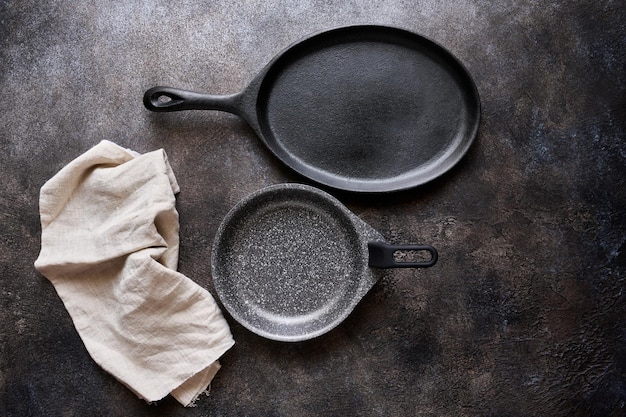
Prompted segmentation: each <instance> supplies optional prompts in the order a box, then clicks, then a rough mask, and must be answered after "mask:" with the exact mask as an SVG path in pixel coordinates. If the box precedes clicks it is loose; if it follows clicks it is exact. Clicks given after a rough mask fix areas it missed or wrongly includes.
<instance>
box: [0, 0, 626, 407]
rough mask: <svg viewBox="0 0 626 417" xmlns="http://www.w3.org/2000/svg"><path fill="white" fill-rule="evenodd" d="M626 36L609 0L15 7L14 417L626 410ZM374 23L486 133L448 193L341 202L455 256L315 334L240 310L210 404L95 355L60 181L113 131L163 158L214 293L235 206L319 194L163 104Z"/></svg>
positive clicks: (244, 133) (2, 300)
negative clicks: (70, 269)
mask: <svg viewBox="0 0 626 417" xmlns="http://www.w3.org/2000/svg"><path fill="white" fill-rule="evenodd" d="M244 4H245V5H244ZM624 21H626V12H625V10H624V6H623V3H622V2H619V1H610V0H603V1H581V2H568V1H565V0H558V1H555V2H552V1H547V0H544V1H528V2H516V1H512V0H505V1H502V2H486V1H482V0H473V1H466V2H441V1H417V2H408V1H401V0H393V1H389V2H384V3H383V2H377V1H362V2H327V1H312V2H299V1H288V2H280V4H278V2H265V1H249V2H245V3H244V2H242V5H236V4H235V3H234V2H210V1H199V0H191V1H188V2H183V3H176V4H174V3H170V2H164V1H158V0H153V1H136V2H135V1H130V2H129V1H118V0H114V1H107V2H70V1H67V0H51V1H46V2H34V1H3V2H0V29H1V33H2V34H3V35H2V43H1V44H0V88H1V89H0V91H2V100H1V101H0V126H1V130H0V141H1V144H2V149H3V152H2V153H1V154H0V169H1V172H2V175H1V176H0V184H1V186H2V191H3V192H2V194H1V195H0V220H1V221H0V268H1V273H0V280H1V282H0V415H3V416H86V415H90V416H128V415H132V416H153V415H154V416H157V415H162V416H201V415H202V416H207V415H210V416H218V415H219V416H221V415H227V416H237V415H241V416H244V415H259V416H295V415H301V416H317V415H364V416H365V415H371V416H390V415H397V416H401V415H402V416H418V415H419V416H462V415H465V416H530V415H533V416H622V415H625V414H626V340H625V338H626V324H625V323H626V322H625V320H624V317H625V314H626V300H625V298H626V292H625V290H624V284H625V280H626V278H625V273H626V248H625V247H624V242H625V241H626V178H625V177H626V144H625V142H624V138H625V135H626V113H625V109H626V102H625V101H626V100H625V97H626V65H625V64H626V56H625V44H626V28H625V27H624ZM357 23H377V24H391V25H394V26H400V27H403V28H406V29H410V30H414V31H416V32H418V33H421V34H423V35H426V36H428V37H430V38H432V39H434V40H436V41H438V42H440V43H441V44H443V45H444V46H446V47H447V48H448V49H450V50H451V51H452V52H453V53H454V54H456V55H457V56H458V57H459V58H460V60H461V61H462V62H464V64H465V65H466V66H467V68H468V69H469V71H470V73H471V74H472V75H473V76H474V78H475V81H476V83H477V86H478V89H479V91H480V94H481V99H482V105H483V108H482V112H483V119H482V122H481V127H480V130H479V135H478V138H477V141H476V142H475V144H474V146H473V147H472V149H471V150H470V152H469V154H468V155H467V156H466V158H465V159H463V161H462V162H461V163H460V164H459V165H458V166H457V167H456V168H455V169H454V170H452V171H451V172H450V173H448V174H447V175H445V176H444V177H443V178H441V179H439V180H437V181H435V182H433V183H431V184H428V185H426V186H423V187H420V188H417V189H414V190H410V191H407V192H403V193H401V194H397V195H392V196H369V197H365V196H354V195H350V194H347V193H335V192H333V194H334V195H335V196H336V197H338V198H339V199H340V200H341V201H342V202H343V203H344V204H345V205H346V206H348V208H350V209H351V210H352V211H353V212H355V213H356V214H357V215H359V216H360V217H361V218H363V220H365V221H366V222H367V223H369V224H370V225H371V226H372V227H374V228H375V229H377V230H378V231H380V232H381V233H382V234H383V235H384V236H385V237H386V238H387V239H388V240H389V241H391V242H394V243H402V242H428V243H432V244H433V245H435V246H436V247H437V248H438V249H439V252H440V260H439V263H438V264H437V265H436V266H435V267H434V268H430V269H426V270H398V271H393V272H391V273H388V274H386V275H385V277H384V278H383V279H382V280H381V281H380V282H379V283H378V284H377V285H376V286H375V287H374V288H373V289H372V291H371V292H370V293H369V294H368V295H367V296H366V297H365V298H364V299H363V301H362V302H361V303H360V304H359V305H358V306H357V308H356V310H355V311H354V312H353V314H352V315H351V316H350V317H349V318H348V319H347V320H346V321H345V322H344V323H343V324H342V325H340V326H339V327H338V328H336V329H334V330H333V331H332V332H330V333H328V334H327V335H325V336H323V337H321V338H320V339H316V340H312V341H309V342H305V343H299V344H284V343H279V342H272V341H268V340H264V339H262V338H260V337H258V336H256V335H254V334H252V333H250V332H248V331H247V330H245V329H244V328H242V327H241V326H240V325H238V324H237V323H235V322H233V321H232V320H230V318H229V320H230V323H231V324H232V330H233V333H234V336H235V339H236V341H237V344H236V346H235V347H234V348H233V349H232V350H231V351H229V352H228V353H227V354H226V355H225V356H224V357H223V360H222V364H223V368H222V370H221V371H220V372H219V373H218V375H217V377H216V379H215V381H214V383H213V385H212V391H211V395H210V396H209V397H207V398H203V399H202V400H200V401H199V402H198V407H197V408H192V409H184V408H182V407H181V406H179V405H178V403H176V401H174V400H173V399H171V398H167V399H165V400H163V401H161V402H159V403H158V404H156V405H147V404H145V403H144V402H142V401H141V400H138V399H137V398H136V397H135V396H134V395H133V394H132V393H131V392H130V391H129V390H128V389H126V388H125V387H123V386H122V385H121V384H119V383H118V382H117V381H115V380H114V379H113V378H112V377H110V376H109V375H107V374H106V373H105V372H104V371H102V370H101V369H100V368H99V367H98V366H97V365H95V364H94V362H93V361H92V360H91V359H90V357H89V356H88V354H87V353H86V351H85V349H84V347H83V345H82V343H81V341H80V339H79V337H78V335H77V333H76V331H75V330H74V327H73V325H72V322H71V320H70V318H69V316H68V315H67V313H66V311H65V309H64V307H63V305H62V303H61V301H60V299H59V298H58V297H57V296H56V294H55V292H54V289H53V287H52V285H51V284H50V283H49V282H48V281H47V280H46V279H45V278H43V277H42V276H41V275H39V274H38V273H37V272H36V271H35V270H34V268H33V266H32V265H33V261H34V260H35V258H36V257H37V254H38V251H39V244H40V233H41V232H40V226H39V218H38V206H37V198H38V192H39V188H40V187H41V185H42V184H43V183H44V182H45V181H46V180H47V179H48V178H50V177H51V176H52V175H54V173H55V172H57V171H58V170H59V169H60V168H61V167H62V166H64V165H65V164H67V163H68V162H69V161H70V160H72V159H73V158H75V157H76V156H78V155H79V154H80V153H82V152H84V151H85V150H87V149H88V148H90V147H91V146H93V145H95V144H96V143H97V142H99V141H100V140H102V139H108V140H111V141H114V142H116V143H118V144H120V145H123V146H126V147H130V148H133V149H135V150H137V151H140V152H146V151H150V150H154V149H157V148H160V147H163V148H164V149H165V150H166V151H167V153H168V155H169V158H170V160H171V163H172V166H173V168H174V171H175V173H176V174H177V177H178V179H179V182H180V184H181V188H182V192H181V193H180V195H179V197H178V208H179V212H180V221H181V242H182V246H181V260H180V268H179V269H180V271H181V272H183V273H184V274H185V275H187V276H188V277H190V278H191V279H194V280H195V281H196V282H197V283H199V284H200V285H202V286H204V287H206V288H207V289H209V290H210V291H212V279H211V275H210V251H211V243H212V239H213V236H214V234H215V231H216V230H217V227H218V225H219V222H220V221H221V219H222V218H223V216H224V215H225V214H226V212H227V211H228V209H229V208H230V207H231V206H232V205H234V204H235V203H236V202H237V201H238V200H239V199H241V198H242V197H243V196H245V195H246V194H248V193H249V192H252V191H255V190H257V189H259V188H261V187H263V186H266V185H270V184H276V183H281V182H287V181H300V182H306V181H304V180H303V179H302V178H301V177H299V176H297V175H295V174H293V173H291V172H290V171H289V170H287V169H286V168H284V167H282V166H281V165H279V164H278V163H277V161H276V160H275V159H274V157H273V156H272V155H271V154H270V153H269V152H268V151H267V150H266V149H265V148H264V147H263V146H262V144H261V142H260V141H258V140H257V139H256V137H255V136H254V134H253V133H252V131H251V129H250V128H249V127H248V126H246V125H245V123H244V122H242V121H241V120H239V119H238V118H236V117H235V116H232V115H228V114H221V113H214V112H195V113H190V112H187V113H184V112H183V113H178V114H151V113H149V112H147V111H146V110H145V109H144V108H143V106H142V103H141V98H142V95H143V92H144V91H145V90H146V89H147V88H149V87H152V86H154V85H157V84H165V85H172V86H177V87H181V88H188V89H193V90H199V91H207V92H213V93H231V92H236V91H239V90H241V89H242V88H243V87H244V86H245V85H246V83H247V82H248V81H249V80H250V79H252V77H253V76H254V75H255V74H256V73H257V71H259V70H260V69H261V68H262V67H263V66H264V65H265V64H266V63H267V62H268V61H269V60H270V59H271V58H272V57H273V56H274V55H275V54H276V53H277V52H278V51H280V50H282V49H283V48H284V47H285V46H287V45H288V44H290V43H292V42H293V41H295V40H298V39H300V38H301V37H303V36H306V35H308V34H310V33H312V32H315V31H318V30H323V29H328V28H331V27H335V26H339V25H345V24H357Z"/></svg>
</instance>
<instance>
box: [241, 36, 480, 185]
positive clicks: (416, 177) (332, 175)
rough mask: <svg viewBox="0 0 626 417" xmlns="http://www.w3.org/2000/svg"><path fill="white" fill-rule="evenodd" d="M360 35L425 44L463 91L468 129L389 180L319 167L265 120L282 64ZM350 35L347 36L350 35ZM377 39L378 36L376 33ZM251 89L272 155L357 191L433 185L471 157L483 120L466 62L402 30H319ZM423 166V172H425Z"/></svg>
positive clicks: (266, 70)
mask: <svg viewBox="0 0 626 417" xmlns="http://www.w3.org/2000/svg"><path fill="white" fill-rule="evenodd" d="M359 32H361V33H363V32H365V33H372V32H377V33H378V34H383V35H384V34H386V33H393V34H395V35H397V36H404V37H408V38H410V40H411V41H414V42H417V43H419V44H423V45H425V47H427V48H429V51H430V52H431V54H433V55H435V56H437V57H440V58H441V59H442V60H444V61H445V62H446V63H447V64H449V65H450V68H452V69H453V70H454V77H456V78H455V80H456V79H457V78H458V80H460V81H459V91H461V92H462V101H463V102H464V103H465V104H464V110H466V113H467V114H466V115H465V116H464V121H466V124H467V126H468V128H467V129H463V132H461V131H460V130H459V132H457V134H456V136H459V138H456V137H455V138H454V139H453V140H451V141H450V144H451V146H448V148H447V149H446V151H445V152H444V154H443V155H439V156H438V157H436V158H434V159H433V160H429V161H428V163H426V164H424V165H416V166H415V167H413V168H411V169H409V170H406V171H405V172H402V173H400V174H398V175H396V176H391V177H388V178H355V177H354V176H341V175H339V174H338V173H337V172H332V171H328V170H325V169H323V168H320V167H319V166H317V165H315V164H311V163H308V162H306V161H304V160H303V159H302V158H300V157H298V156H297V155H295V154H294V153H293V152H292V151H291V150H290V149H289V148H287V147H285V146H283V145H282V144H281V143H280V140H279V139H277V138H276V136H275V135H274V133H273V132H272V129H271V128H270V127H269V124H270V123H269V122H268V121H267V117H268V116H267V114H266V113H267V110H266V107H267V103H266V101H267V99H268V97H269V95H271V87H268V86H271V85H272V84H273V83H274V82H275V78H276V77H277V76H279V75H280V73H281V72H282V71H283V68H281V66H282V63H283V62H285V61H288V60H289V59H292V58H290V57H291V56H292V55H297V54H300V53H301V51H300V50H301V49H302V48H305V47H306V45H308V44H312V43H315V42H316V40H318V39H321V38H323V37H330V36H342V35H343V36H349V35H351V36H354V34H355V33H356V34H358V33H359ZM346 34H347V35H346ZM377 36H379V35H377ZM304 55H306V53H304ZM250 88H251V89H252V90H256V95H255V99H254V114H255V117H254V118H253V119H255V120H254V121H255V123H251V125H252V126H253V128H254V129H255V130H257V132H258V136H259V137H260V138H261V140H262V141H263V142H264V143H265V145H266V146H267V147H268V149H269V150H270V151H271V152H272V153H274V155H276V156H277V157H278V159H280V160H281V161H282V162H283V163H284V164H285V165H286V166H288V167H290V168H291V169H292V170H294V171H296V172H298V173H299V174H301V175H303V176H305V177H307V178H310V179H311V180H313V181H315V182H317V183H319V184H322V185H325V186H329V187H332V188H334V189H339V190H343V191H350V192H357V193H390V192H397V191H404V190H407V189H411V188H415V187H418V186H421V185H424V184H426V183H428V182H431V181H433V180H435V179H437V178H439V177H441V176H443V175H444V174H446V173H447V172H449V171H450V170H451V169H452V168H454V167H455V166H456V165H457V164H458V163H459V162H460V161H461V159H463V157H464V156H465V155H466V154H467V153H468V151H469V149H470V147H471V145H472V144H473V143H474V141H475V140H476V137H477V135H478V130H479V126H480V120H481V101H480V95H479V92H478V88H477V86H476V83H475V81H474V79H473V78H472V76H471V74H470V72H469V70H468V69H467V67H466V66H465V65H464V64H463V62H462V61H461V60H460V59H459V58H457V57H456V56H455V55H454V54H453V53H452V52H451V51H450V50H448V49H447V48H446V47H444V46H443V45H441V44H440V43H438V42H436V41H434V40H433V39H431V38H429V37H427V36H424V35H421V34H418V33H416V32H414V31H412V30H408V29H405V28H402V27H398V26H390V25H348V26H339V27H335V28H332V29H328V30H322V31H318V32H316V33H313V34H312V35H310V36H308V37H305V38H304V39H301V40H299V41H297V42H294V43H292V44H291V45H289V46H288V47H286V48H284V49H283V50H282V51H281V52H280V53H278V54H277V55H276V56H275V57H274V59H272V60H271V61H270V62H269V63H268V64H267V65H266V67H265V68H264V70H263V71H262V72H261V73H260V74H259V75H258V76H257V77H256V79H255V81H254V82H252V83H251V84H250ZM424 168H425V169H424Z"/></svg>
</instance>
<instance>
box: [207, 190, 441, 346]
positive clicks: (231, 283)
mask: <svg viewBox="0 0 626 417" xmlns="http://www.w3.org/2000/svg"><path fill="white" fill-rule="evenodd" d="M423 254H426V255H427V256H426V257H423V256H421V257H419V258H417V259H413V260H412V261H410V262H405V261H399V260H398V259H396V258H394V256H397V255H404V256H405V257H406V256H407V255H410V256H413V257H415V255H423ZM436 262H437V251H436V250H435V248H433V247H432V246H429V245H389V244H387V243H385V242H383V237H382V236H381V235H380V233H378V232H377V231H376V230H374V229H373V228H372V227H371V226H369V225H368V224H367V223H365V222H364V221H363V220H361V219H360V218H359V217H357V216H356V215H354V214H353V213H352V212H350V211H349V210H348V209H347V208H346V207H345V206H343V205H342V204H341V203H340V202H339V201H338V200H336V199H335V198H334V197H332V196H330V195H329V194H327V193H325V192H323V191H321V190H319V189H317V188H313V187H310V186H306V185H300V184H280V185H274V186H270V187H267V188H264V189H261V190H259V191H257V192H255V193H252V194H250V195H249V196H247V197H246V198H244V199H243V200H242V201H240V202H239V203H238V204H237V205H236V206H235V207H234V208H233V209H232V210H231V211H230V212H229V213H228V214H227V215H226V217H225V218H224V220H223V222H222V224H221V225H220V227H219V228H218V231H217V234H216V237H215V241H214V243H213V249H212V253H211V268H212V274H213V282H214V285H215V290H216V292H217V295H218V297H219V299H220V301H221V302H222V304H223V305H224V307H225V308H226V310H227V311H228V312H229V313H230V314H231V316H232V317H233V318H234V319H235V320H237V321H238V322H240V323H241V324H242V325H243V326H245V327H246V328H248V329H249V330H251V331H253V332H254V333H257V334H258V335H261V336H263V337H266V338H269V339H274V340H279V341H288V342H295V341H301V340H306V339H311V338H313V337H316V336H319V335H322V334H324V333H326V332H328V331H329V330H331V329H332V328H334V327H335V326H337V325H338V324H339V323H340V322H341V321H342V320H343V319H344V318H346V317H347V316H348V314H350V312H351V311H352V310H353V309H354V307H355V306H356V304H357V303H358V302H359V301H360V300H361V298H362V297H363V296H364V295H365V294H366V293H367V292H368V291H369V289H370V288H371V287H372V286H373V285H374V284H375V283H376V282H377V281H378V279H379V278H380V275H381V270H380V268H399V267H413V268H419V267H429V266H432V265H434V264H435V263H436Z"/></svg>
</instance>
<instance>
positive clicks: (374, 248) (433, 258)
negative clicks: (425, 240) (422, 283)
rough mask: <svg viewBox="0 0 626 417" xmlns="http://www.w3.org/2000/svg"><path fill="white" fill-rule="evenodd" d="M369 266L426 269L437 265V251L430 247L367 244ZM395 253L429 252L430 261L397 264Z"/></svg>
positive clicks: (382, 243) (383, 243)
mask: <svg viewBox="0 0 626 417" xmlns="http://www.w3.org/2000/svg"><path fill="white" fill-rule="evenodd" d="M367 248H368V249H369V266H371V267H374V268H427V267H430V266H433V265H434V264H436V263H437V258H438V254H437V249H435V248H433V247H432V246H430V245H390V244H388V243H385V242H368V243H367ZM397 251H420V252H429V253H430V259H429V260H426V261H420V262H397V261H396V260H395V259H394V257H393V255H394V253H395V252H397Z"/></svg>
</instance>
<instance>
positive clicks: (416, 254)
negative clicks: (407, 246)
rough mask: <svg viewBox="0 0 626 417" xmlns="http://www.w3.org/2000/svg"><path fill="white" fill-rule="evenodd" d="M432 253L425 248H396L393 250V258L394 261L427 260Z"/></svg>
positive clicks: (411, 261)
mask: <svg viewBox="0 0 626 417" xmlns="http://www.w3.org/2000/svg"><path fill="white" fill-rule="evenodd" d="M431 259H432V254H431V253H430V252H429V251H427V250H396V251H394V252H393V260H394V261H395V262H396V263H399V264H402V263H415V262H420V263H422V262H429V261H430V260H431Z"/></svg>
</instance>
